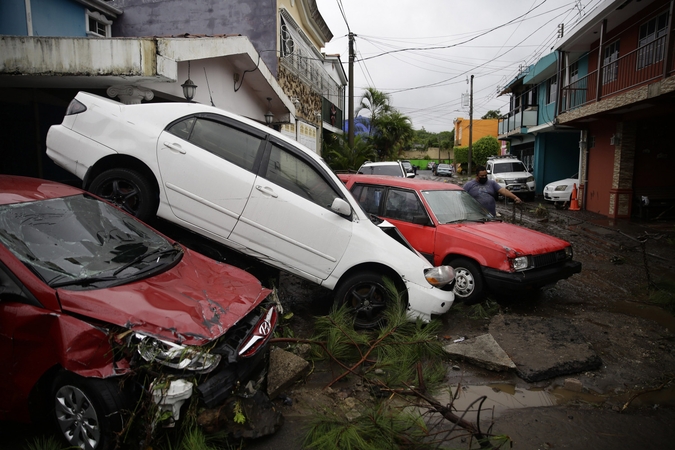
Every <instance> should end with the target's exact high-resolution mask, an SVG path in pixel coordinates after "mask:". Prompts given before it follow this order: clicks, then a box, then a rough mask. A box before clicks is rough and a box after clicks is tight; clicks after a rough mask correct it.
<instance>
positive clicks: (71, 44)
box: [0, 35, 295, 115]
mask: <svg viewBox="0 0 675 450" xmlns="http://www.w3.org/2000/svg"><path fill="white" fill-rule="evenodd" d="M208 58H225V59H226V60H227V63H228V64H231V65H233V66H234V67H236V68H237V69H238V70H239V71H240V72H241V73H243V72H244V71H246V77H245V79H243V80H242V83H245V84H246V86H247V87H248V88H249V90H250V91H251V92H253V93H255V94H256V95H258V96H259V99H260V100H262V101H263V102H264V103H265V104H266V103H267V100H266V98H267V97H270V98H272V99H273V100H274V101H275V103H278V102H277V100H278V101H280V102H281V103H283V105H284V106H285V111H273V112H274V113H275V115H277V114H280V115H281V114H282V113H286V114H288V113H289V112H290V113H291V114H293V115H294V114H295V107H294V106H293V104H292V102H291V101H290V99H289V98H288V97H287V96H286V94H284V92H283V90H282V89H281V87H280V86H279V84H278V83H277V81H276V79H275V78H274V76H272V73H271V72H270V70H269V69H268V68H267V66H266V65H265V64H264V63H263V62H262V60H261V59H260V55H259V54H258V52H257V51H256V50H255V48H254V47H253V45H252V44H251V42H250V41H249V40H248V38H246V37H244V36H238V35H237V36H219V37H197V36H193V37H148V38H110V39H93V38H73V37H68V38H64V37H35V36H31V37H29V36H0V87H19V88H75V89H107V88H108V87H110V86H113V85H136V86H143V85H144V84H152V83H158V82H159V83H179V82H180V81H183V80H180V81H179V80H178V78H177V77H178V64H179V63H180V62H185V61H195V60H200V59H208Z"/></svg>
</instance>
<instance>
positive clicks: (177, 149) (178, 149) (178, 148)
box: [164, 142, 185, 155]
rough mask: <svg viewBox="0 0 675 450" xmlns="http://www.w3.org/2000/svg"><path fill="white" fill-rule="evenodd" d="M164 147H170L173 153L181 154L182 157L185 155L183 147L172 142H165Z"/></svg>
mask: <svg viewBox="0 0 675 450" xmlns="http://www.w3.org/2000/svg"><path fill="white" fill-rule="evenodd" d="M164 146H165V147H168V148H169V149H170V150H171V151H174V152H178V153H180V154H181V155H184V154H185V150H183V147H181V146H180V144H173V143H171V142H165V143H164Z"/></svg>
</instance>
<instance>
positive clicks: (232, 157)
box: [168, 118, 262, 171]
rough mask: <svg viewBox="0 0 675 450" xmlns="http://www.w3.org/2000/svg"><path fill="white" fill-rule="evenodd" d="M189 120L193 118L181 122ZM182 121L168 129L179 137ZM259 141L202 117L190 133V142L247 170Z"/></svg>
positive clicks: (249, 168) (251, 164) (257, 148)
mask: <svg viewBox="0 0 675 450" xmlns="http://www.w3.org/2000/svg"><path fill="white" fill-rule="evenodd" d="M190 120H194V118H190V119H186V120H185V121H183V122H188V121H190ZM183 122H178V123H176V124H174V125H172V126H171V128H169V130H168V131H169V132H170V133H172V134H175V135H176V136H179V137H181V134H179V133H184V130H183V129H182V128H181V127H180V124H182V123H183ZM184 127H188V125H187V124H185V126H184ZM174 130H176V131H174ZM261 142H262V139H260V138H258V137H256V136H252V135H250V134H248V133H244V132H243V131H240V130H237V129H235V128H232V127H229V126H227V125H225V124H223V123H220V122H216V121H214V120H208V119H202V118H199V119H197V120H196V122H195V124H194V127H193V129H192V134H191V135H190V143H192V144H194V145H196V146H198V147H201V148H203V149H204V150H207V151H209V152H211V153H213V154H214V155H216V156H220V157H221V158H223V159H225V160H227V161H230V162H231V163H233V164H236V165H237V166H239V167H241V168H243V169H246V170H248V171H253V165H254V164H255V159H256V156H258V150H259V148H260V143H261Z"/></svg>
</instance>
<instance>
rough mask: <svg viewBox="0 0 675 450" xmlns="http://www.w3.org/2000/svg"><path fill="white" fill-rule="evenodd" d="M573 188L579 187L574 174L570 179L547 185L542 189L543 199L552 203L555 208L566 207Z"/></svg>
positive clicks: (577, 179)
mask: <svg viewBox="0 0 675 450" xmlns="http://www.w3.org/2000/svg"><path fill="white" fill-rule="evenodd" d="M574 186H576V187H577V188H578V187H579V178H578V177H577V175H576V174H575V175H573V176H572V177H571V178H565V179H564V180H558V181H554V182H552V183H549V184H547V185H546V186H545V187H544V199H545V200H548V201H550V202H553V203H554V204H555V206H556V207H563V206H565V205H566V204H567V205H568V204H569V201H570V199H571V198H572V191H573V190H574Z"/></svg>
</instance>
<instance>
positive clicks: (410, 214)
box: [339, 174, 581, 304]
mask: <svg viewBox="0 0 675 450" xmlns="http://www.w3.org/2000/svg"><path fill="white" fill-rule="evenodd" d="M339 177H340V179H341V180H342V182H343V183H345V185H346V186H347V189H349V190H350V191H351V193H352V195H353V196H354V197H355V198H356V200H357V201H358V202H359V204H360V205H361V207H362V208H363V209H364V210H365V211H366V212H367V213H370V214H373V215H376V216H378V217H379V218H381V219H384V220H387V221H388V222H391V223H392V224H393V225H395V226H396V228H398V229H399V231H400V232H401V234H403V236H404V237H405V238H406V239H407V240H408V241H409V242H410V244H411V245H412V246H413V247H414V248H415V249H416V250H417V251H419V252H420V253H421V254H422V255H424V256H425V257H426V258H427V259H428V260H429V261H430V262H431V263H432V264H435V265H450V266H452V267H453V268H454V270H455V280H456V281H455V296H456V297H457V298H458V300H460V301H463V302H464V303H468V304H471V303H476V302H479V301H480V300H481V298H482V297H483V294H484V293H485V292H494V293H497V294H514V293H522V292H524V291H532V290H536V289H539V288H542V287H545V286H548V285H552V284H554V283H556V282H558V281H560V280H563V279H566V278H569V277H571V276H572V275H574V274H575V273H579V272H580V271H581V263H580V262H578V261H574V260H573V259H572V258H573V251H572V245H571V244H570V243H569V242H567V241H564V240H562V239H558V238H556V237H553V236H550V235H548V234H544V233H540V232H537V231H534V230H530V229H528V228H525V227H521V226H518V225H514V224H509V223H504V222H502V221H501V220H500V219H498V218H496V217H494V216H492V214H490V213H489V212H487V211H486V210H485V209H484V208H483V207H482V206H481V205H480V204H479V203H478V202H477V201H476V200H475V199H474V198H473V197H471V195H469V194H468V193H467V192H466V191H464V189H462V188H461V187H459V186H457V185H455V184H451V183H441V182H437V181H429V180H419V179H414V180H410V179H406V178H399V177H388V176H364V175H348V174H343V175H339Z"/></svg>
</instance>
